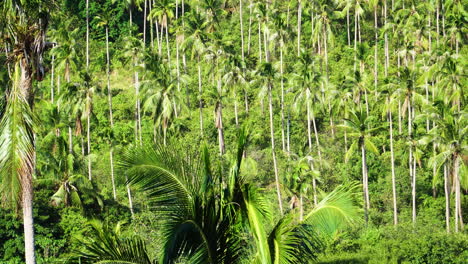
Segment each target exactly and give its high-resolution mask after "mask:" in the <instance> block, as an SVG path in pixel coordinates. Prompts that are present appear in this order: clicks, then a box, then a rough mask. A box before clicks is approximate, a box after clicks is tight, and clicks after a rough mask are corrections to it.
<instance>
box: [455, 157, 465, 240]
mask: <svg viewBox="0 0 468 264" xmlns="http://www.w3.org/2000/svg"><path fill="white" fill-rule="evenodd" d="M458 157H459V156H458V154H454V157H453V160H454V161H453V163H454V164H453V179H454V181H455V233H458V229H459V226H461V227H462V228H463V220H462V216H461V203H460V198H461V197H460V178H459V175H458V173H459V168H460V161H459V158H458Z"/></svg>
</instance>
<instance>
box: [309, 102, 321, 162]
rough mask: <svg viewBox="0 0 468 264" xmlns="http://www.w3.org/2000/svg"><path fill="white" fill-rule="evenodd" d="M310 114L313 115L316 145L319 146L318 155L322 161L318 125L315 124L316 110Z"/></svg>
mask: <svg viewBox="0 0 468 264" xmlns="http://www.w3.org/2000/svg"><path fill="white" fill-rule="evenodd" d="M310 113H311V115H312V124H313V125H314V134H315V143H316V144H317V153H318V156H319V160H320V161H322V152H321V151H320V142H319V137H318V131H317V124H316V123H315V115H314V110H311V111H310Z"/></svg>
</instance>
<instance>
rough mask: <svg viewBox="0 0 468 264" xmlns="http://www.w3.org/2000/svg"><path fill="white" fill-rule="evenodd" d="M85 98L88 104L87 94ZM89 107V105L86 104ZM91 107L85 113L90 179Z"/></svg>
mask: <svg viewBox="0 0 468 264" xmlns="http://www.w3.org/2000/svg"><path fill="white" fill-rule="evenodd" d="M86 100H88V104H90V103H91V98H90V96H89V95H87V98H86ZM88 107H89V106H88ZM90 110H91V109H89V110H88V114H87V115H86V142H87V146H88V152H87V155H88V179H89V180H91V179H92V178H93V175H92V171H91V111H90Z"/></svg>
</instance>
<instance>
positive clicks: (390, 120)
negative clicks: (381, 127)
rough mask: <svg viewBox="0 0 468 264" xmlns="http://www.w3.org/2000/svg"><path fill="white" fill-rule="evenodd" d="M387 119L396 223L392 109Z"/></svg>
mask: <svg viewBox="0 0 468 264" xmlns="http://www.w3.org/2000/svg"><path fill="white" fill-rule="evenodd" d="M388 121H389V123H390V159H391V165H392V195H393V197H392V198H393V224H394V225H397V224H398V210H397V195H396V183H395V178H396V177H395V155H394V152H393V120H392V111H389V112H388Z"/></svg>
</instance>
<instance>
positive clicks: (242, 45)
mask: <svg viewBox="0 0 468 264" xmlns="http://www.w3.org/2000/svg"><path fill="white" fill-rule="evenodd" d="M242 1H243V0H239V22H240V33H241V55H242V60H244V26H243V23H242Z"/></svg>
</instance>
